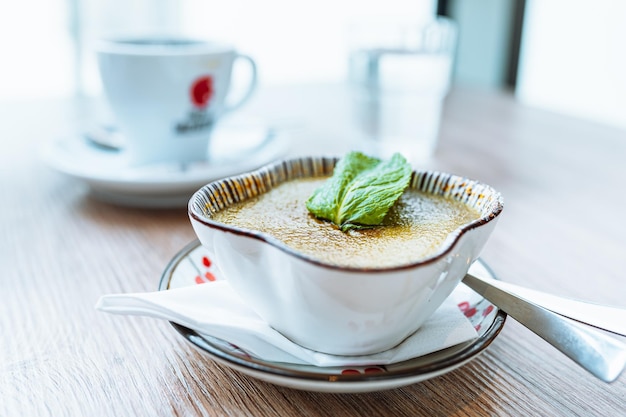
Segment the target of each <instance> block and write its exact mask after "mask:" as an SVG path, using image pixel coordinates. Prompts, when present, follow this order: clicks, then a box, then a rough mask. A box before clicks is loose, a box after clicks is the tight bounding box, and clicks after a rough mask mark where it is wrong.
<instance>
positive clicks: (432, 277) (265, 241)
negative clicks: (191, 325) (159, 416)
mask: <svg viewBox="0 0 626 417" xmlns="http://www.w3.org/2000/svg"><path fill="white" fill-rule="evenodd" d="M337 160H338V159H336V158H301V159H293V160H287V161H280V162H277V163H273V164H271V165H267V166H265V167H263V168H261V169H259V170H256V171H254V172H250V173H247V174H242V175H239V176H235V177H231V178H226V179H223V180H219V181H215V182H212V183H210V184H207V185H205V186H204V187H202V188H201V189H200V190H198V191H197V192H196V193H195V194H194V195H193V196H192V197H191V200H190V201H189V217H190V219H191V224H192V225H193V228H194V230H195V232H196V234H197V235H198V238H199V239H200V241H201V242H202V244H203V245H204V246H206V247H207V248H208V249H209V250H210V251H212V252H213V253H214V256H215V259H216V263H217V265H219V267H220V268H221V270H222V272H223V273H224V276H225V277H226V278H227V279H228V280H229V281H230V283H231V284H232V286H233V288H234V289H235V291H237V293H238V294H239V295H240V296H241V297H242V298H243V299H244V300H245V301H246V302H247V303H249V305H250V306H251V307H252V308H253V309H254V310H255V311H256V312H257V313H258V314H259V315H260V316H261V317H262V318H263V319H264V320H266V321H267V322H268V323H269V324H270V325H271V326H272V327H273V328H274V329H276V330H277V331H279V332H280V333H282V334H283V335H284V336H286V337H287V338H289V339H291V340H292V341H294V342H296V343H298V344H300V345H302V346H305V347H307V348H309V349H313V350H316V351H320V352H325V353H331V354H336V355H365V354H371V353H375V352H380V351H383V350H386V349H389V348H391V347H393V346H395V345H397V344H398V343H400V342H401V341H402V340H404V339H405V338H406V337H407V336H409V335H410V334H412V333H413V332H415V331H416V330H417V329H418V328H419V327H420V325H421V324H422V323H423V322H424V321H425V320H426V319H427V318H428V317H429V316H430V315H431V314H432V313H433V312H434V311H435V310H436V309H437V307H439V305H440V304H441V303H443V301H444V300H445V299H446V298H447V297H448V295H450V293H451V292H452V290H453V289H454V287H456V285H457V284H458V283H459V282H460V281H461V279H462V278H463V276H464V275H465V273H466V272H467V270H468V268H469V266H470V265H471V264H472V262H474V261H475V260H476V259H477V258H478V255H479V253H480V251H481V249H482V248H483V246H484V244H485V242H486V241H487V239H488V237H489V235H490V234H491V232H492V230H493V228H494V226H495V224H496V221H497V219H498V215H499V214H500V212H501V211H502V208H503V204H502V198H501V196H500V194H499V193H498V192H496V191H495V190H494V189H492V188H491V187H489V186H487V185H484V184H481V183H479V182H476V181H473V180H470V179H467V178H462V177H459V176H455V175H451V174H445V173H439V172H429V171H421V172H420V171H416V172H413V176H412V179H411V183H410V185H409V187H413V188H416V189H419V190H422V191H425V192H428V193H434V194H439V195H445V196H449V197H450V198H453V199H456V200H460V201H463V202H465V203H466V204H468V205H470V206H472V207H474V208H476V209H477V210H478V211H479V212H480V213H481V218H480V219H478V220H475V221H473V222H471V223H468V224H466V225H464V226H462V227H460V228H459V229H457V230H455V231H454V232H452V233H451V234H450V235H449V236H448V238H447V239H446V240H445V242H444V243H443V244H442V246H441V248H440V249H439V250H438V251H437V252H436V253H435V254H434V255H433V256H431V257H429V258H427V259H424V260H421V261H419V262H415V263H412V264H409V265H401V266H397V267H391V268H378V269H363V268H348V267H340V266H335V265H329V264H325V263H323V262H320V261H318V260H315V259H312V258H310V257H308V256H305V255H303V254H301V253H299V252H296V251H295V250H293V249H291V248H289V247H287V246H286V245H284V244H283V243H282V242H280V241H278V240H277V239H275V238H273V237H272V236H268V235H266V234H263V233H260V232H258V231H253V230H246V229H241V228H237V227H233V226H229V225H225V224H223V223H218V222H215V221H214V220H212V219H211V216H212V213H215V212H217V211H219V210H222V209H223V208H225V207H227V206H229V205H231V204H233V203H235V202H239V201H243V200H246V199H248V198H251V197H254V196H256V195H258V194H260V193H265V192H267V191H268V190H270V189H271V188H272V187H274V186H276V185H278V184H281V183H283V182H285V181H289V180H292V179H295V178H303V177H319V176H328V175H331V174H332V169H333V167H334V165H335V163H336V162H337Z"/></svg>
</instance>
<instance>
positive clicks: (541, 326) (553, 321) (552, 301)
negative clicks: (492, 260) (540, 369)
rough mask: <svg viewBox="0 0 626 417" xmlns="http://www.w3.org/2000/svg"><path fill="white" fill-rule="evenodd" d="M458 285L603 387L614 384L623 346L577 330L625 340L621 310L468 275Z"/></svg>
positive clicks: (624, 359)
mask: <svg viewBox="0 0 626 417" xmlns="http://www.w3.org/2000/svg"><path fill="white" fill-rule="evenodd" d="M463 283H464V284H465V285H467V286H468V287H470V288H471V289H473V290H474V291H476V292H477V293H479V294H480V295H482V296H483V297H485V298H486V299H488V300H489V301H491V302H492V303H494V304H495V305H497V306H498V307H499V308H501V309H502V310H503V311H505V312H506V313H507V314H508V315H510V316H511V317H513V318H514V319H515V320H517V321H518V322H519V323H521V324H522V325H524V326H525V327H526V328H528V329H529V330H531V331H532V332H534V333H535V334H537V335H538V336H540V337H541V338H542V339H544V340H545V341H547V342H548V343H550V344H551V345H552V346H554V347H555V348H557V349H558V350H560V351H561V352H562V353H564V354H565V355H566V356H567V357H569V358H570V359H572V360H573V361H574V362H576V363H577V364H578V365H580V366H581V367H583V368H584V369H585V370H587V371H588V372H590V373H591V374H593V375H594V376H595V377H597V378H599V379H601V380H602V381H605V382H612V381H614V380H615V379H617V378H618V377H619V375H620V374H621V373H622V371H623V370H624V368H625V367H626V344H624V343H621V342H619V341H618V340H616V339H615V338H613V337H611V336H609V335H606V334H604V333H602V332H600V331H598V330H594V329H592V328H589V327H585V326H583V324H582V323H584V324H588V325H590V326H593V327H596V328H599V329H602V330H607V331H610V332H613V333H616V334H619V335H622V336H626V334H625V333H626V329H625V327H626V325H625V323H626V321H625V320H626V310H624V309H620V308H617V307H608V306H602V305H598V304H591V303H585V302H583V301H576V300H572V299H568V298H563V297H557V296H554V295H549V294H545V293H541V292H539V291H534V290H529V289H526V288H523V287H519V286H516V285H513V284H508V283H504V282H501V281H498V280H494V279H490V278H482V277H481V278H479V277H477V276H474V275H471V274H467V275H466V276H465V278H463ZM606 315H613V317H607V316H606Z"/></svg>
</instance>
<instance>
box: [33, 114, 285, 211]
mask: <svg viewBox="0 0 626 417" xmlns="http://www.w3.org/2000/svg"><path fill="white" fill-rule="evenodd" d="M100 132H102V130H100ZM118 139H119V136H117V137H116V142H111V145H110V146H107V145H105V146H103V144H102V143H99V144H98V143H97V142H95V141H94V140H93V138H91V139H89V136H88V134H87V133H85V132H77V133H75V134H72V135H68V136H65V137H62V138H58V139H56V140H52V141H49V142H47V143H45V144H44V146H43V147H42V150H41V157H42V159H43V161H44V162H45V163H46V164H47V165H48V166H49V167H51V168H52V169H54V170H56V171H57V172H60V173H62V174H64V175H66V176H68V177H70V178H72V179H74V180H77V181H80V182H83V183H85V184H86V185H87V186H88V187H89V191H90V194H91V195H92V196H93V197H94V198H96V199H98V200H102V201H106V202H109V203H113V204H117V205H124V206H135V207H153V208H173V207H184V206H186V205H187V202H188V201H189V198H190V197H191V195H192V194H193V192H194V191H196V190H197V189H198V188H200V187H201V186H203V185H204V184H206V183H208V182H210V181H212V180H215V179H218V178H222V177H226V176H230V175H235V174H237V173H240V172H245V171H249V170H251V169H254V168H257V167H260V166H262V165H265V164H267V163H268V162H271V161H273V160H275V159H278V158H280V157H282V156H284V154H285V153H286V152H287V151H288V149H289V145H290V140H289V133H288V132H287V131H286V130H281V129H275V128H270V127H268V126H263V125H256V124H255V125H225V126H222V127H219V128H216V129H215V131H214V133H213V135H212V138H211V144H210V145H209V151H208V152H207V154H208V155H210V157H209V158H208V159H207V160H205V161H198V162H192V163H186V164H181V163H175V162H167V163H154V164H148V165H141V166H134V165H132V164H130V163H129V160H128V155H127V153H126V152H125V151H124V149H123V147H122V148H119V149H118V148H117V146H118V144H119V140H118ZM122 142H123V141H122Z"/></svg>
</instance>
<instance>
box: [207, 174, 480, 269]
mask: <svg viewBox="0 0 626 417" xmlns="http://www.w3.org/2000/svg"><path fill="white" fill-rule="evenodd" d="M323 181H325V178H313V179H298V180H292V181H288V182H286V183H283V184H281V185H279V186H278V187H276V188H274V189H272V190H270V191H269V192H267V193H265V194H262V195H260V196H258V197H256V198H253V199H250V200H247V201H244V202H242V203H238V204H236V205H233V206H230V207H228V208H226V209H224V210H222V211H219V212H217V213H215V214H214V215H213V216H212V218H213V220H215V221H218V222H220V223H225V224H228V225H232V226H237V227H240V228H245V229H249V230H254V231H260V232H263V233H266V234H268V235H271V236H273V237H275V238H276V239H278V240H280V241H282V242H284V243H285V244H286V245H288V246H290V247H291V248H293V249H295V250H296V251H299V252H301V253H303V254H305V255H306V256H308V257H311V258H314V259H317V260H320V261H323V262H326V263H330V264H334V265H339V266H347V267H356V268H381V267H393V266H400V265H406V264H409V263H413V262H417V261H420V260H422V259H425V258H427V257H429V256H430V255H432V254H434V253H435V252H437V250H438V249H439V247H440V246H441V245H442V243H443V242H444V240H445V239H446V237H447V236H448V235H449V234H450V232H452V231H454V230H455V229H457V228H458V227H460V226H462V225H464V224H466V223H469V222H471V221H473V220H476V219H478V218H479V217H480V214H479V213H478V211H476V210H474V209H472V208H471V207H469V206H467V205H466V204H464V203H461V202H458V201H454V200H451V199H447V198H444V197H440V196H435V195H431V194H427V193H423V192H420V191H417V190H413V189H410V188H409V189H407V190H406V191H405V192H404V194H403V195H402V196H401V197H400V199H399V200H398V201H397V202H396V204H395V205H394V206H393V207H392V208H391V210H390V211H389V213H388V214H387V216H386V217H385V220H384V222H383V225H382V226H379V227H375V228H372V229H363V230H351V231H349V232H347V233H344V232H342V231H341V230H339V229H338V228H337V227H336V226H335V225H333V224H332V223H330V222H326V221H323V220H318V219H316V218H315V217H313V215H311V214H310V213H309V211H308V210H307V208H306V205H305V202H306V200H307V199H308V198H309V196H310V195H311V193H312V192H313V190H314V189H315V188H317V187H319V186H320V185H321V184H322V182H323Z"/></svg>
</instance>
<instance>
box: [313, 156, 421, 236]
mask: <svg viewBox="0 0 626 417" xmlns="http://www.w3.org/2000/svg"><path fill="white" fill-rule="evenodd" d="M410 179H411V165H410V164H409V163H408V162H407V161H406V159H404V157H403V156H402V155H400V154H398V153H396V154H394V155H393V156H392V157H391V159H389V160H387V161H381V160H380V159H378V158H373V157H370V156H367V155H364V154H362V153H360V152H350V153H348V154H347V155H346V156H344V157H343V158H341V159H340V160H339V162H337V165H335V169H334V171H333V176H332V177H330V178H329V179H328V180H326V182H324V184H323V185H322V186H321V187H319V188H318V189H316V190H315V191H314V192H313V194H312V195H311V196H310V197H309V199H308V200H307V202H306V207H307V209H308V210H309V211H310V212H311V213H313V215H315V217H317V218H320V219H324V220H328V221H331V222H333V223H334V224H336V225H337V226H338V227H339V228H340V229H341V230H342V231H344V232H345V231H348V230H350V229H358V228H365V227H374V226H377V225H379V224H381V223H382V221H383V219H384V218H385V216H386V215H387V212H388V211H389V209H390V208H391V206H393V204H394V203H395V202H396V200H397V199H398V198H400V196H401V195H402V193H403V192H404V189H405V188H406V187H407V186H408V185H409V181H410Z"/></svg>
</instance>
